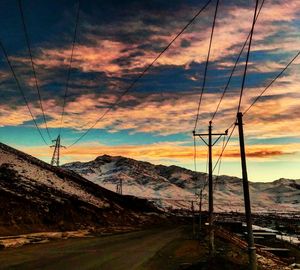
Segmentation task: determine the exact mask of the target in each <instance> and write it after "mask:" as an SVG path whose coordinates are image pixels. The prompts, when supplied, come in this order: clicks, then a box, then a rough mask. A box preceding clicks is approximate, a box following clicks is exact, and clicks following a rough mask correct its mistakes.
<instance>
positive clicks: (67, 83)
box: [59, 0, 80, 135]
mask: <svg viewBox="0 0 300 270" xmlns="http://www.w3.org/2000/svg"><path fill="white" fill-rule="evenodd" d="M79 13H80V0H78V6H77V13H76V19H75V29H74V36H73V42H72V49H71V56H70V63H69V67H68V73H67V80H66V86H65V94H64V101H63V107H62V112H61V118H60V128H59V135H60V134H61V129H62V125H63V119H64V115H65V107H66V99H67V95H68V89H69V82H70V77H71V69H72V62H73V55H74V47H75V43H76V36H77V28H78V22H79Z"/></svg>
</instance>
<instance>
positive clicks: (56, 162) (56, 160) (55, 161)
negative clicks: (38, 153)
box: [50, 135, 66, 167]
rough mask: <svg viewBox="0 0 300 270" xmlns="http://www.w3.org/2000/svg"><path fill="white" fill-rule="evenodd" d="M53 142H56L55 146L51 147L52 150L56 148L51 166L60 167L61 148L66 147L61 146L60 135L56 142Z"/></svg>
mask: <svg viewBox="0 0 300 270" xmlns="http://www.w3.org/2000/svg"><path fill="white" fill-rule="evenodd" d="M52 142H55V144H54V145H51V146H50V147H51V148H52V147H54V151H53V155H52V159H51V165H52V166H57V167H59V157H60V148H61V147H62V148H66V147H65V146H63V145H61V144H60V135H58V136H57V138H56V139H55V140H52Z"/></svg>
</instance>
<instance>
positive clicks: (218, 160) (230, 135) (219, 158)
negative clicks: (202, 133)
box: [213, 123, 236, 172]
mask: <svg viewBox="0 0 300 270" xmlns="http://www.w3.org/2000/svg"><path fill="white" fill-rule="evenodd" d="M231 126H232V127H233V128H232V130H231V132H230V134H229V136H228V138H227V141H226V143H225V145H224V147H223V149H222V151H221V153H220V155H219V157H218V159H217V162H216V163H215V166H214V168H213V172H214V171H215V169H216V167H217V165H218V163H219V162H220V160H221V158H222V156H223V154H224V151H225V149H226V147H227V145H228V143H229V141H230V139H231V137H232V135H233V132H234V130H235V128H236V125H235V123H234V124H233V125H231Z"/></svg>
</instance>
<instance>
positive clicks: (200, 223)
mask: <svg viewBox="0 0 300 270" xmlns="http://www.w3.org/2000/svg"><path fill="white" fill-rule="evenodd" d="M202 193H203V190H202V189H200V192H199V233H200V231H201V226H202Z"/></svg>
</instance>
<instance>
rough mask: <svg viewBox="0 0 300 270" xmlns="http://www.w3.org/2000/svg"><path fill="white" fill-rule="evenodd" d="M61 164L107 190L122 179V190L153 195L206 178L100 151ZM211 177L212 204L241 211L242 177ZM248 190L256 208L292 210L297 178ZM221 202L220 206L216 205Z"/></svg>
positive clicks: (299, 184)
mask: <svg viewBox="0 0 300 270" xmlns="http://www.w3.org/2000/svg"><path fill="white" fill-rule="evenodd" d="M63 167H64V168H66V169H70V170H73V171H75V172H77V173H78V174H80V175H82V176H83V177H85V178H87V179H89V180H90V181H92V182H94V183H96V184H98V185H101V186H104V187H106V188H108V189H110V190H115V187H116V185H117V183H119V182H120V180H122V182H123V189H124V193H125V194H131V195H135V196H139V197H148V198H157V199H159V198H164V199H168V200H171V199H181V198H182V199H183V198H185V199H188V198H192V197H194V193H195V190H199V188H201V187H202V186H203V185H204V184H205V183H206V181H207V174H205V173H201V172H194V171H191V170H189V169H186V168H182V167H179V166H176V165H171V166H165V165H154V164H151V163H150V162H145V161H138V160H135V159H132V158H126V157H122V156H109V155H102V156H98V157H97V158H95V159H94V160H91V161H88V162H74V163H67V164H64V165H63ZM214 179H215V183H216V184H215V187H214V189H215V197H216V208H217V209H219V210H222V209H224V208H227V207H228V206H230V205H231V206H235V205H237V204H239V207H231V210H239V211H242V209H243V207H242V200H243V198H242V196H243V191H242V185H241V183H242V182H241V181H242V180H241V179H240V178H238V177H232V176H227V175H220V176H218V177H216V176H214ZM250 192H251V195H252V196H251V197H252V198H253V208H254V210H256V211H264V210H280V209H282V210H283V209H285V210H288V211H296V210H297V207H298V206H300V205H299V204H300V180H299V179H284V178H281V179H278V180H275V181H273V182H250ZM204 197H207V191H205V192H204ZM226 200H228V202H226ZM224 201H225V202H224ZM230 202H231V203H230ZM204 203H205V201H204ZM222 203H223V204H224V207H218V206H217V205H218V204H222ZM164 204H166V205H165V207H169V206H170V207H173V208H178V207H179V208H180V205H183V206H184V207H186V208H187V207H189V206H188V204H187V203H185V204H183V203H175V204H174V203H170V202H168V203H164Z"/></svg>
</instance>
